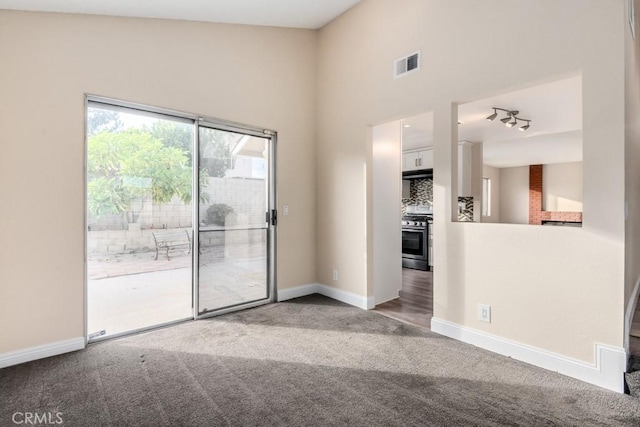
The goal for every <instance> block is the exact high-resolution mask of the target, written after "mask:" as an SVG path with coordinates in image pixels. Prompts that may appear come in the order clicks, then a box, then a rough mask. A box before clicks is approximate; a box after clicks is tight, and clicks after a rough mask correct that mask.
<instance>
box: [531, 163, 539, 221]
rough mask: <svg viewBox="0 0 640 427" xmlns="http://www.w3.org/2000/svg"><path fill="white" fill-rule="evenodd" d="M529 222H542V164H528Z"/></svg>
mask: <svg viewBox="0 0 640 427" xmlns="http://www.w3.org/2000/svg"><path fill="white" fill-rule="evenodd" d="M529 224H534V225H541V224H542V165H531V166H529Z"/></svg>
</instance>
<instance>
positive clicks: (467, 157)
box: [458, 141, 473, 197]
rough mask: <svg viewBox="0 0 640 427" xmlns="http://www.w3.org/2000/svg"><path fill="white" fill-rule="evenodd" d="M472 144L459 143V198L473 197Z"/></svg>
mask: <svg viewBox="0 0 640 427" xmlns="http://www.w3.org/2000/svg"><path fill="white" fill-rule="evenodd" d="M471 147H472V144H471V143H470V142H467V141H460V142H458V197H471V196H472V191H473V190H472V186H471V182H472V177H471V176H472V173H471V167H472V151H471Z"/></svg>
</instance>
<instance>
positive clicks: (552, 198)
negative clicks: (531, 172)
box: [542, 162, 583, 212]
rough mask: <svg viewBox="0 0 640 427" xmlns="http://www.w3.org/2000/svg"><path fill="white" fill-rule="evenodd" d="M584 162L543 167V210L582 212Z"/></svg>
mask: <svg viewBox="0 0 640 427" xmlns="http://www.w3.org/2000/svg"><path fill="white" fill-rule="evenodd" d="M582 209H583V206H582V162H573V163H556V164H552V165H544V166H543V167H542V210H543V211H562V212H582Z"/></svg>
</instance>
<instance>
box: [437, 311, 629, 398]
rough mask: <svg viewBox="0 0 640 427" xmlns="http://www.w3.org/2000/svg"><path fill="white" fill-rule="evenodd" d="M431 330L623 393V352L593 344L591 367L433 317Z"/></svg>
mask: <svg viewBox="0 0 640 427" xmlns="http://www.w3.org/2000/svg"><path fill="white" fill-rule="evenodd" d="M431 330H432V331H433V332H435V333H438V334H441V335H445V336H447V337H450V338H453V339H456V340H459V341H463V342H466V343H468V344H472V345H475V346H476V347H480V348H484V349H485V350H489V351H493V352H494V353H498V354H502V355H504V356H509V357H511V358H513V359H517V360H520V361H522V362H526V363H530V364H531V365H535V366H538V367H541V368H544V369H548V370H550V371H554V372H558V373H561V374H563V375H567V376H569V377H573V378H576V379H579V380H581V381H584V382H587V383H591V384H595V385H597V386H600V387H603V388H606V389H609V390H613V391H615V392H618V393H624V372H625V371H626V369H627V354H626V351H625V349H624V348H619V347H611V346H607V345H602V344H598V343H596V363H595V366H594V365H591V364H588V363H585V362H582V361H580V360H576V359H572V358H570V357H566V356H562V355H560V354H556V353H552V352H550V351H547V350H544V349H541V348H536V347H531V346H528V345H525V344H521V343H518V342H515V341H511V340H507V339H504V338H501V337H498V336H496V335H491V334H487V333H485V332H482V331H478V330H475V329H471V328H468V327H466V326H460V325H458V324H455V323H452V322H448V321H446V320H442V319H437V318H435V317H434V318H432V319H431Z"/></svg>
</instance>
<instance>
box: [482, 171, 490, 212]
mask: <svg viewBox="0 0 640 427" xmlns="http://www.w3.org/2000/svg"><path fill="white" fill-rule="evenodd" d="M482 216H491V179H490V178H482Z"/></svg>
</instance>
